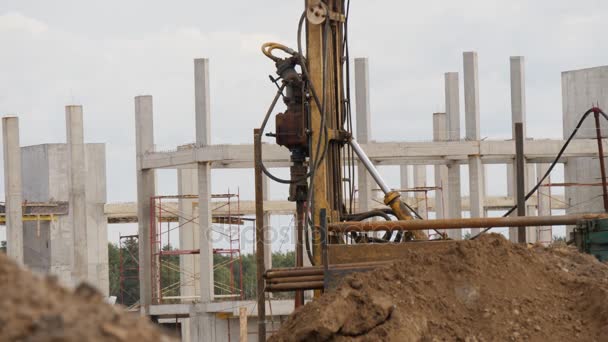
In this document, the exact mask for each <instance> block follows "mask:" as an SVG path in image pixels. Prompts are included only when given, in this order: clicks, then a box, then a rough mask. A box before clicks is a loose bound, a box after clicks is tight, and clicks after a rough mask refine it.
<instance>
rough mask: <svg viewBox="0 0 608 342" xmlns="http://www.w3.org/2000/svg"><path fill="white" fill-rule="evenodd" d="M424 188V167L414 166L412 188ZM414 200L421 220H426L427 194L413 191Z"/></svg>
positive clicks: (427, 216)
mask: <svg viewBox="0 0 608 342" xmlns="http://www.w3.org/2000/svg"><path fill="white" fill-rule="evenodd" d="M426 186H427V184H426V165H414V188H425V187H426ZM414 198H415V200H416V207H417V208H418V214H419V215H420V216H421V217H422V218H424V219H428V218H429V213H428V208H427V205H428V193H427V192H422V191H415V192H414Z"/></svg>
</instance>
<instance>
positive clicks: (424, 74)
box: [0, 0, 608, 202]
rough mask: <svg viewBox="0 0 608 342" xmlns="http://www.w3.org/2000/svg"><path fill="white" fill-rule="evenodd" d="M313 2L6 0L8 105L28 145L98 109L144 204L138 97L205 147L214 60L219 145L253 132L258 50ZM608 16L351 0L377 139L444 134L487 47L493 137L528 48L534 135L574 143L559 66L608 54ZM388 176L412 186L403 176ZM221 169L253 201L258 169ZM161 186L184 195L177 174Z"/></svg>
mask: <svg viewBox="0 0 608 342" xmlns="http://www.w3.org/2000/svg"><path fill="white" fill-rule="evenodd" d="M302 3H303V1H294V0H292V1H285V0H259V1H244V0H242V1H213V2H212V1H205V0H198V1H190V0H186V1H152V0H146V1H143V0H129V1H125V0H121V1H118V0H105V1H84V0H72V1H68V0H53V1H33V0H2V1H1V2H0V114H1V115H8V114H15V115H18V116H19V118H20V124H21V144H22V145H32V144H40V143H48V142H64V141H65V123H64V117H65V114H64V106H65V105H68V104H81V105H83V106H84V112H85V140H86V141H87V142H104V143H106V150H107V174H108V201H111V202H115V201H134V200H135V197H136V187H135V169H134V166H135V160H134V154H135V138H134V132H135V131H134V119H133V117H134V113H133V97H134V96H136V95H142V94H150V95H153V96H154V109H155V113H154V120H155V135H156V144H157V146H158V148H159V149H163V148H166V149H169V148H174V147H175V146H177V145H179V144H183V143H189V142H192V141H193V140H194V125H193V123H194V102H193V72H192V71H193V59H194V58H197V57H207V58H210V59H211V96H212V103H211V109H212V119H211V120H212V142H213V143H246V142H250V141H251V134H252V128H253V127H256V126H258V125H259V122H260V120H261V118H262V115H263V112H264V111H265V110H266V107H267V106H268V103H269V102H270V100H271V99H272V96H273V93H274V86H273V85H272V84H270V83H269V82H268V74H270V73H272V72H273V66H272V64H271V63H270V62H269V60H268V59H267V58H265V57H263V56H262V54H261V53H260V52H259V47H260V45H261V44H262V43H264V42H266V41H278V42H283V43H286V44H287V45H290V46H294V43H295V35H296V26H297V20H298V18H299V16H300V13H301V11H302V7H303V6H302ZM605 18H608V2H606V1H600V0H597V1H593V0H579V1H571V0H551V1H548V0H535V1H529V0H526V1H524V0H509V1H506V0H505V1H493V0H474V1H473V0H469V1H466V0H462V1H435V0H427V1H403V0H400V1H388V0H387V1H361V0H359V1H357V0H354V1H352V5H351V18H350V28H351V32H350V37H351V39H350V46H351V56H352V57H369V59H370V80H371V108H372V121H373V124H372V136H373V138H374V139H375V140H384V141H386V140H416V141H419V140H430V139H431V132H432V131H431V123H432V122H431V114H432V113H433V112H436V111H442V110H443V109H444V97H443V73H444V72H448V71H460V72H461V70H462V52H464V51H477V52H478V54H479V71H480V74H479V75H480V76H479V77H480V84H481V90H480V96H481V101H480V102H481V134H482V136H483V137H490V138H507V137H509V136H510V134H511V128H510V125H511V122H510V105H509V104H510V97H509V96H510V95H509V94H510V93H509V56H513V55H523V56H525V57H526V68H527V75H526V79H527V99H528V106H527V112H528V135H529V136H533V137H535V138H542V137H552V138H558V137H561V136H562V123H561V88H560V72H561V71H565V70H572V69H578V68H585V67H592V66H598V65H603V64H605V63H606V61H608V47H606V46H605V41H606V39H605V32H606V21H605ZM461 84H462V76H461ZM461 91H462V89H461ZM463 102H464V101H463V100H461V104H462V105H464V103H463ZM462 129H463V131H464V125H463V126H462ZM385 172H386V174H387V178H389V179H388V180H389V183H390V184H391V185H394V186H398V185H399V184H398V177H397V173H396V170H389V169H387V170H386V171H385ZM0 175H1V171H0ZM214 175H215V176H216V177H215V179H216V181H215V182H214V188H213V191H225V190H226V189H227V187H228V186H230V187H231V189H232V190H234V189H235V188H236V187H240V188H241V192H242V193H244V194H245V196H250V195H251V193H252V191H251V190H252V187H251V181H250V179H248V177H251V176H252V173H251V171H246V172H244V171H229V172H226V173H224V174H223V175H217V172H214ZM492 182H493V181H492ZM496 182H499V183H500V184H504V180H503V179H497V180H496ZM3 186H4V184H3V182H0V190H2V191H0V197H3V196H4V190H3ZM159 188H160V190H159V192H165V193H175V191H176V190H175V180H174V174H172V173H171V172H163V173H162V174H161V178H160V184H159ZM250 188H251V189H250Z"/></svg>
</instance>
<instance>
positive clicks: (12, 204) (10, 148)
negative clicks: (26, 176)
mask: <svg viewBox="0 0 608 342" xmlns="http://www.w3.org/2000/svg"><path fill="white" fill-rule="evenodd" d="M2 146H3V147H4V148H3V152H4V194H5V197H4V198H5V202H6V214H5V215H6V243H7V245H6V254H7V255H8V256H9V257H10V258H12V259H13V260H14V261H16V262H17V263H18V264H19V265H23V221H22V204H23V194H22V179H21V177H22V176H21V146H20V145H19V119H18V118H17V117H14V116H8V117H4V118H2Z"/></svg>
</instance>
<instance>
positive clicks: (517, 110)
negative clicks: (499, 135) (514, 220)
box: [507, 56, 536, 243]
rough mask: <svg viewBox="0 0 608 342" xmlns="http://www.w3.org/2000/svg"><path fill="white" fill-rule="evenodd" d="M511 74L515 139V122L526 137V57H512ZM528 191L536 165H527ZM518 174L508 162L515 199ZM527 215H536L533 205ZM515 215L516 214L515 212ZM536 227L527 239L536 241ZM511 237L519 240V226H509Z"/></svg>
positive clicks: (509, 192) (509, 186)
mask: <svg viewBox="0 0 608 342" xmlns="http://www.w3.org/2000/svg"><path fill="white" fill-rule="evenodd" d="M510 74H511V126H512V137H513V139H515V128H514V127H515V123H516V122H521V123H522V124H523V130H524V139H525V138H526V84H525V78H526V77H525V59H524V57H521V56H516V57H511V59H510ZM525 177H526V181H525V184H526V191H529V190H530V189H531V187H532V186H534V165H526V166H525ZM516 178H517V175H516V173H515V170H514V164H513V163H511V164H507V195H508V196H509V197H512V198H513V199H515V195H516V193H515V185H516V184H517V179H516ZM526 207H527V208H526V213H527V215H535V212H536V210H535V208H534V207H533V206H530V205H527V206H526ZM513 215H516V213H515V212H514V214H513ZM535 231H536V230H535V228H532V227H528V229H527V233H526V234H527V238H526V241H527V242H529V243H534V242H535V241H536V234H535ZM509 239H510V240H511V241H512V242H517V228H513V227H511V228H509Z"/></svg>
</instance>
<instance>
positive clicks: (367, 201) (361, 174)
mask: <svg viewBox="0 0 608 342" xmlns="http://www.w3.org/2000/svg"><path fill="white" fill-rule="evenodd" d="M355 105H356V106H355V112H356V115H357V128H356V129H357V132H356V133H357V135H356V137H355V138H356V139H357V141H358V142H359V143H360V144H366V143H369V142H370V141H371V139H372V133H371V115H370V104H369V68H368V60H367V58H355ZM357 178H358V179H357V189H358V203H359V211H360V212H363V211H369V210H371V208H372V205H373V204H372V199H373V197H374V194H373V192H372V186H373V183H372V179H371V176H370V175H369V173H368V172H367V169H366V168H365V166H364V165H363V164H362V163H358V168H357Z"/></svg>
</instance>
